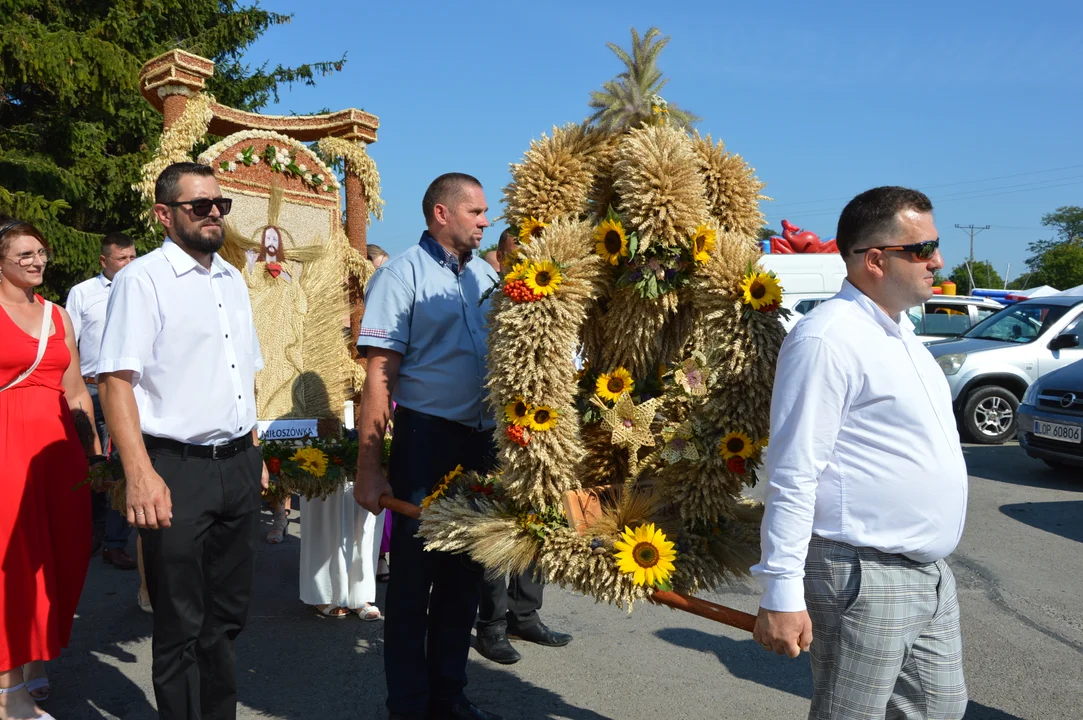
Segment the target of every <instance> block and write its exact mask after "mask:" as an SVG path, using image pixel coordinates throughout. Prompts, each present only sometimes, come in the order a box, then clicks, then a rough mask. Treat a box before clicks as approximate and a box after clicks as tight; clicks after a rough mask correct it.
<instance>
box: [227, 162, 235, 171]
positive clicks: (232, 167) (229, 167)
mask: <svg viewBox="0 0 1083 720" xmlns="http://www.w3.org/2000/svg"><path fill="white" fill-rule="evenodd" d="M227 169H228V170H229V171H230V172H237V163H235V162H232V161H230V163H229V165H228V166H227Z"/></svg>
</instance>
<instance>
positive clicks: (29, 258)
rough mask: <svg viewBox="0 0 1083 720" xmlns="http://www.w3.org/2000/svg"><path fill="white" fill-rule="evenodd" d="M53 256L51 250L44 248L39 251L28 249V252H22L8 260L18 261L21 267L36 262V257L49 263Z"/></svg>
mask: <svg viewBox="0 0 1083 720" xmlns="http://www.w3.org/2000/svg"><path fill="white" fill-rule="evenodd" d="M52 257H53V254H52V253H51V252H49V251H48V250H46V249H45V248H42V249H40V250H37V251H34V250H27V251H26V252H21V253H19V254H18V255H16V256H15V257H9V258H8V260H13V261H15V262H16V263H18V265H19V267H30V266H31V265H33V264H34V260H35V259H36V260H41V262H42V263H47V262H49V260H50V259H51V258H52Z"/></svg>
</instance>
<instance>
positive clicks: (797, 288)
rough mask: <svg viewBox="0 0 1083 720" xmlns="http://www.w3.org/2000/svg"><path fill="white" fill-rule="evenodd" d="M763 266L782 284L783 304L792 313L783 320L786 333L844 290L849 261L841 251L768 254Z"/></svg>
mask: <svg viewBox="0 0 1083 720" xmlns="http://www.w3.org/2000/svg"><path fill="white" fill-rule="evenodd" d="M760 265H761V266H762V267H763V269H764V270H768V271H773V272H774V273H775V275H777V276H778V279H779V282H781V283H782V307H784V308H786V309H787V310H789V311H790V313H791V314H790V318H789V320H783V321H782V324H783V326H785V328H786V332H789V331H790V330H792V329H793V326H794V325H796V324H797V321H798V320H800V319H801V316H802V315H804V314H805V313H807V312H808V311H810V310H812V308H814V307H816V306H817V305H819V304H820V303H822V302H823V301H824V300H827V299H828V298H830V297H832V296H834V295H835V293H837V292H838V291H839V290H841V289H842V281H843V280H845V279H846V263H844V262H843V261H842V256H841V255H839V254H838V253H807V254H800V253H794V254H784V253H766V254H764V255H763V257H762V258H760Z"/></svg>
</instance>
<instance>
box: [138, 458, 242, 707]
mask: <svg viewBox="0 0 1083 720" xmlns="http://www.w3.org/2000/svg"><path fill="white" fill-rule="evenodd" d="M150 457H151V462H152V463H153V464H154V470H155V471H156V472H157V473H158V474H159V475H161V476H162V479H163V480H165V483H166V485H167V486H168V487H169V492H170V494H171V496H172V500H173V518H172V521H171V524H170V526H169V527H168V528H165V529H160V530H140V531H139V532H140V535H141V536H142V538H143V562H144V565H145V568H146V573H147V589H148V590H149V591H150V600H151V603H152V604H153V605H154V641H153V658H154V661H153V668H152V673H153V679H154V697H155V700H157V703H158V713H159V715H160V716H161V717H162V718H164V719H165V720H234V718H236V717H237V672H236V661H235V656H234V649H233V645H234V641H235V640H236V639H237V635H238V634H239V633H240V632H241V630H242V629H243V628H244V625H245V621H246V620H247V619H248V604H249V600H250V599H251V597H252V577H253V569H254V566H255V556H256V542H257V539H258V537H259V510H260V492H261V491H260V474H261V471H262V462H263V460H262V455H261V453H260V450H259V448H255V447H250V448H248V449H247V450H244V451H242V452H240V453H238V454H237V455H234V456H233V457H231V458H227V459H225V460H206V459H201V458H193V457H187V456H182V455H180V454H177V453H173V452H168V451H164V450H152V451H150Z"/></svg>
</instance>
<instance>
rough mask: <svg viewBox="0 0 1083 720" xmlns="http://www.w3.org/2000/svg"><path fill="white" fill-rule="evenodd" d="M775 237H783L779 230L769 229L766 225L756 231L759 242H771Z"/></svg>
mask: <svg viewBox="0 0 1083 720" xmlns="http://www.w3.org/2000/svg"><path fill="white" fill-rule="evenodd" d="M773 237H782V233H780V232H779V231H778V230H775V229H774V228H769V227H767V226H766V225H764V226H763V227H761V228H760V229H759V230H757V231H756V239H757V240H760V241H762V240H770V239H771V238H773Z"/></svg>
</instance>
